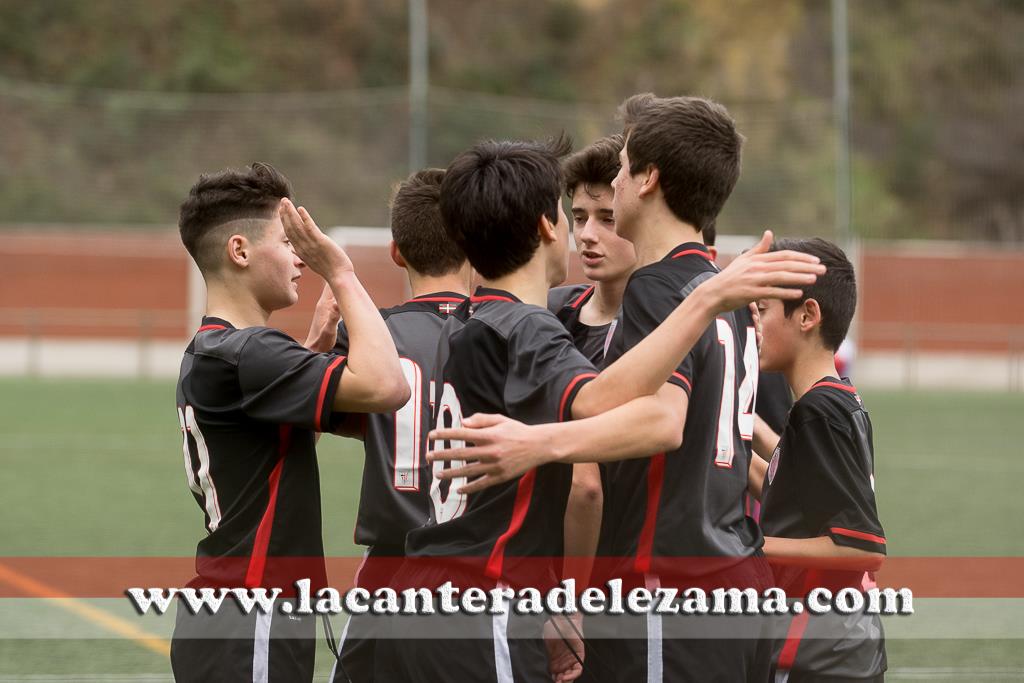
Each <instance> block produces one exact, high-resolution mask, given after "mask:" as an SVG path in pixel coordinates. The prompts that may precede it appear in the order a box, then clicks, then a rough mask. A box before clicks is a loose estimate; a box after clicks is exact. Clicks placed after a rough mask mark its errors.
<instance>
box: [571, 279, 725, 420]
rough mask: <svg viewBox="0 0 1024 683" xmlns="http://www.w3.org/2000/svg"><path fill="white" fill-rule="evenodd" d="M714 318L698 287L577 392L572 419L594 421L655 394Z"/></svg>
mask: <svg viewBox="0 0 1024 683" xmlns="http://www.w3.org/2000/svg"><path fill="white" fill-rule="evenodd" d="M714 317H715V309H714V306H713V305H712V302H711V300H710V297H707V296H705V295H704V293H703V292H701V290H700V288H699V287H698V288H697V289H695V290H694V291H693V292H692V293H691V294H690V296H688V297H687V298H686V299H685V300H684V301H683V302H682V303H681V304H679V306H677V307H676V309H675V310H674V311H673V312H672V313H671V314H670V315H669V316H668V317H667V318H665V320H664V321H663V322H662V323H661V324H660V325H658V327H656V328H655V329H654V331H653V332H651V333H650V334H649V335H647V337H645V338H644V339H643V340H642V341H641V342H640V343H639V344H637V345H636V346H634V347H633V348H631V349H630V350H629V351H627V352H626V353H625V354H624V355H623V356H622V357H621V358H619V359H618V360H617V361H615V362H614V363H612V364H611V365H609V366H608V367H607V368H605V369H604V370H603V371H602V372H601V374H599V375H598V376H597V377H596V378H595V379H594V380H593V381H591V382H589V383H588V384H587V385H586V386H584V387H583V388H582V389H580V392H579V394H578V395H577V396H576V400H575V401H574V402H573V406H572V414H573V417H574V418H576V419H579V418H583V417H593V416H595V415H600V414H601V413H603V412H605V411H608V410H610V409H612V408H615V407H616V406H621V405H622V404H624V403H626V402H627V401H630V400H633V399H635V398H639V397H641V396H650V395H653V394H655V393H657V391H658V390H659V389H660V388H661V387H662V385H663V384H665V382H666V381H668V379H669V377H671V376H672V373H673V372H674V371H675V369H676V368H677V367H678V366H679V364H680V363H682V362H683V359H684V358H685V357H686V355H687V354H688V353H690V350H691V349H692V348H693V346H694V345H695V344H696V343H697V341H698V340H699V339H700V337H701V335H702V334H704V330H706V329H707V327H708V325H710V324H711V321H712V320H714Z"/></svg>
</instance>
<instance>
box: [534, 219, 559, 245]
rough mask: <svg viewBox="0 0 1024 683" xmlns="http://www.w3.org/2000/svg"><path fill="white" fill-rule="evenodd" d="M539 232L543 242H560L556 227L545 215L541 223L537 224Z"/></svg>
mask: <svg viewBox="0 0 1024 683" xmlns="http://www.w3.org/2000/svg"><path fill="white" fill-rule="evenodd" d="M537 232H539V233H540V239H541V241H542V242H555V241H557V240H558V232H557V231H556V229H555V225H554V224H553V223H552V222H551V219H550V218H548V217H547V216H546V215H544V214H541V216H540V222H539V223H537Z"/></svg>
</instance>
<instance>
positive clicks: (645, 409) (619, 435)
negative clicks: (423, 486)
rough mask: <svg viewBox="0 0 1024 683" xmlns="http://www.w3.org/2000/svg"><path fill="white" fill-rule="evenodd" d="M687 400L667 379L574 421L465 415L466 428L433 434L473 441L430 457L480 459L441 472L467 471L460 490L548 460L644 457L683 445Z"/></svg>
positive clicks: (485, 485)
mask: <svg viewBox="0 0 1024 683" xmlns="http://www.w3.org/2000/svg"><path fill="white" fill-rule="evenodd" d="M687 401H688V399H687V396H686V393H685V392H684V391H683V390H682V389H680V388H678V387H675V386H672V385H665V386H663V387H662V389H661V390H660V391H659V392H658V394H657V395H655V396H641V397H640V398H637V399H633V400H632V401H630V402H629V403H626V404H625V405H622V406H619V407H618V408H613V409H612V410H609V411H608V412H606V413H604V414H602V415H601V416H599V417H592V418H586V419H583V420H573V421H571V422H559V423H550V424H541V425H525V424H523V423H521V422H517V421H515V420H512V419H510V418H507V417H504V416H502V415H484V414H478V415H472V416H470V417H468V418H466V419H464V420H463V421H462V427H461V428H459V429H438V430H434V431H432V432H431V433H430V435H429V437H428V438H429V439H430V440H432V441H442V440H444V441H448V440H462V441H471V442H472V443H473V444H474V445H472V446H466V447H463V448H452V449H448V450H442V451H434V452H432V453H429V454H428V455H427V459H428V460H429V461H435V460H445V461H450V460H472V461H476V462H472V463H470V464H468V465H464V466H462V467H458V468H453V469H446V470H444V471H442V472H440V473H439V474H438V475H437V476H438V477H440V478H442V479H453V478H455V477H467V478H468V479H470V480H471V481H470V483H468V484H467V485H466V486H464V487H462V488H461V489H460V491H461V492H465V493H473V492H474V491H480V490H482V489H485V488H488V487H489V486H494V485H495V484H500V483H501V482H504V481H508V480H510V479H514V478H515V477H518V476H520V475H522V474H523V473H524V472H527V471H528V470H530V469H532V468H534V467H537V466H539V465H543V464H545V463H548V462H567V463H578V462H606V461H611V460H623V459H627V458H641V457H645V456H648V455H652V454H654V453H659V452H663V451H671V450H675V449H676V448H678V447H679V445H680V444H681V443H682V438H683V424H685V422H686V407H687ZM680 410H681V411H682V420H680V412H679V411H680ZM639 425H642V428H638V426H639Z"/></svg>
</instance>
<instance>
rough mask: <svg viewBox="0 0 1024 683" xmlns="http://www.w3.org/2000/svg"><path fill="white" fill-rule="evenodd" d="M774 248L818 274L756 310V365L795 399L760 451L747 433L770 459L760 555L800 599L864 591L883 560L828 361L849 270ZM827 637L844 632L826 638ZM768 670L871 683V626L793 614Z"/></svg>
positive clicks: (854, 425)
mask: <svg viewBox="0 0 1024 683" xmlns="http://www.w3.org/2000/svg"><path fill="white" fill-rule="evenodd" d="M775 248H777V249H791V250H796V251H802V252H804V253H808V254H814V255H815V256H817V257H818V258H820V259H821V261H822V263H824V264H825V265H826V267H827V268H828V271H827V272H826V273H825V275H824V276H822V277H821V278H819V279H818V281H817V282H816V283H815V284H814V285H812V286H810V287H807V288H806V289H805V290H804V295H803V297H802V298H801V299H799V300H790V301H786V302H781V301H762V302H759V303H758V308H759V310H760V312H761V320H762V324H763V326H764V341H763V346H762V349H761V367H762V368H764V369H765V370H771V371H776V372H781V373H782V374H783V375H784V376H785V378H786V380H787V382H789V386H790V387H792V389H793V393H794V394H796V396H797V401H796V403H795V404H794V405H793V409H792V411H790V414H789V419H788V421H787V422H786V425H785V429H784V430H783V432H782V438H781V439H778V438H776V439H775V441H774V443H773V442H770V441H768V442H765V443H760V440H761V439H760V435H759V436H758V437H757V440H758V441H759V443H755V447H756V448H757V450H758V451H761V452H766V453H770V454H771V463H770V465H767V467H763V468H762V469H761V471H760V472H761V473H760V477H759V481H757V482H756V486H757V488H758V489H761V490H762V495H761V500H762V504H763V506H762V512H761V526H762V528H763V529H764V534H765V542H764V552H765V555H766V556H767V557H768V559H769V560H770V561H771V562H772V563H773V565H776V566H775V569H776V581H777V585H779V586H780V587H782V588H783V589H785V590H786V592H787V595H791V596H794V597H795V596H800V597H803V596H804V595H805V594H806V592H807V591H808V590H809V589H810V588H813V587H817V586H828V587H830V588H831V589H832V590H833V591H836V590H839V588H840V587H847V586H850V587H854V588H858V589H860V588H862V587H868V586H870V585H871V584H872V583H873V581H872V578H871V576H870V574H868V572H872V571H874V570H876V569H878V568H879V567H880V566H881V564H882V561H883V559H884V557H885V532H884V531H883V530H882V525H881V523H880V522H879V520H878V508H877V505H876V501H875V492H874V488H875V487H874V481H875V478H874V469H875V468H874V451H873V445H872V430H871V419H870V418H869V417H868V413H867V411H866V410H865V409H864V404H863V402H862V401H861V398H860V396H859V395H858V394H857V390H856V389H855V388H854V387H853V385H852V384H850V381H849V380H848V379H845V378H841V377H840V376H839V372H838V371H837V370H836V365H835V352H836V349H838V348H839V345H840V344H841V343H842V341H843V339H844V338H845V337H846V332H847V330H848V329H849V326H850V320H851V319H852V318H853V311H854V308H855V307H856V305H857V285H856V281H855V278H854V272H853V266H852V265H851V264H850V261H849V260H848V259H847V258H846V255H845V254H844V253H843V252H842V250H841V249H839V247H837V246H835V245H834V244H832V243H830V242H826V241H825V240H821V239H810V240H782V241H780V242H778V243H777V244H776V245H775ZM765 470H767V472H765ZM826 633H827V634H828V635H827V636H826ZM836 633H846V634H847V636H846V638H845V639H837V637H836V635H835V634H836ZM802 636H803V637H802ZM775 663H776V666H777V673H776V678H775V680H776V681H789V682H790V683H808V682H822V683H825V682H835V681H854V680H856V681H881V680H882V675H883V673H884V672H885V669H886V656H885V642H884V640H883V635H882V624H881V621H880V620H879V618H878V616H876V615H865V614H852V615H848V616H844V615H840V614H826V615H821V616H817V615H815V616H813V617H809V615H808V614H807V613H804V614H801V615H797V616H794V617H793V619H792V622H791V625H790V627H789V633H788V637H787V638H786V639H785V640H784V641H780V642H779V643H778V644H777V650H776V653H775Z"/></svg>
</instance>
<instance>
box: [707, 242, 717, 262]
mask: <svg viewBox="0 0 1024 683" xmlns="http://www.w3.org/2000/svg"><path fill="white" fill-rule="evenodd" d="M708 253H709V254H711V260H712V261H717V260H718V248H717V247H712V246H709V247H708Z"/></svg>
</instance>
